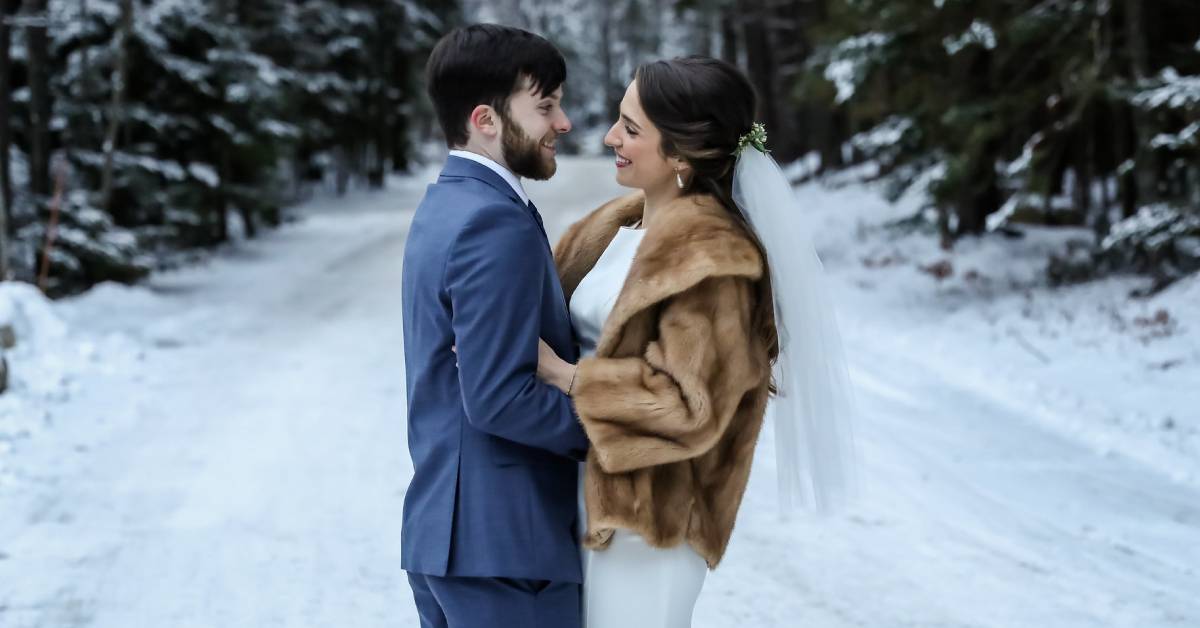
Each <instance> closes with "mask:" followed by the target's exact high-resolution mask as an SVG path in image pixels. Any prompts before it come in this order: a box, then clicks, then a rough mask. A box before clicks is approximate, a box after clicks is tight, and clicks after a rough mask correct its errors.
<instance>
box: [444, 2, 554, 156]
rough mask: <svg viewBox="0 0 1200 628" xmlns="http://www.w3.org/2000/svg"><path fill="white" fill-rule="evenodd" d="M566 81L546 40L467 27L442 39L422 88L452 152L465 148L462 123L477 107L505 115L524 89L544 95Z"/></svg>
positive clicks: (479, 26)
mask: <svg viewBox="0 0 1200 628" xmlns="http://www.w3.org/2000/svg"><path fill="white" fill-rule="evenodd" d="M566 78H567V62H566V60H565V59H563V56H562V53H561V52H559V51H558V49H557V48H555V47H554V44H551V43H550V42H549V41H546V39H545V38H543V37H540V36H538V35H535V34H533V33H530V32H529V31H523V30H521V29H519V28H512V27H510V26H499V25H497V24H472V25H471V26H464V27H462V28H456V29H454V30H453V31H450V32H449V33H447V34H446V36H445V37H442V39H441V41H439V42H438V43H437V45H436V46H434V48H433V53H432V54H430V55H429V62H428V63H426V65H425V85H426V88H427V89H428V91H429V98H430V99H431V100H432V101H433V108H434V110H435V111H436V112H437V117H438V123H440V124H441V126H442V133H444V134H445V135H446V145H447V146H450V147H451V148H453V147H455V146H462V145H463V144H466V143H467V138H468V137H469V133H468V131H467V120H468V118H469V117H470V115H471V111H472V110H474V109H475V107H477V106H479V105H491V106H492V108H494V109H496V110H497V111H499V112H500V114H501V115H505V116H507V114H508V100H509V98H510V97H511V96H512V94H513V92H515V91H516V90H517V89H519V88H521V87H523V86H525V85H526V83H525V81H526V80H528V81H529V83H528V86H529V87H530V88H532V89H534V90H536V91H537V92H538V95H540V96H544V95H546V94H549V93H550V92H553V91H554V90H556V89H558V88H559V86H560V85H562V84H563V81H565V80H566Z"/></svg>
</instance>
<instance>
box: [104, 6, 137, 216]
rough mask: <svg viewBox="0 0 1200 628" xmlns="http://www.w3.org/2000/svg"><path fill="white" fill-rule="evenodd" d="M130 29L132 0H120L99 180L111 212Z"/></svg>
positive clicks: (127, 78)
mask: <svg viewBox="0 0 1200 628" xmlns="http://www.w3.org/2000/svg"><path fill="white" fill-rule="evenodd" d="M132 31H133V0H121V31H120V35H119V36H120V38H121V41H120V43H119V44H118V46H117V75H116V77H115V80H114V81H113V86H112V102H111V103H110V105H109V110H108V132H107V133H105V135H104V172H103V174H102V175H101V179H100V199H101V200H100V204H101V205H100V206H101V207H103V208H104V210H105V211H107V212H110V213H111V212H112V207H111V203H112V185H113V158H114V153H116V150H117V133H118V132H119V131H120V128H121V118H122V117H123V115H124V111H123V107H124V101H125V86H126V84H127V83H128V82H129V34H130V33H131V32H132Z"/></svg>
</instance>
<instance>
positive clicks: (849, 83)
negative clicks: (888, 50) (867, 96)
mask: <svg viewBox="0 0 1200 628" xmlns="http://www.w3.org/2000/svg"><path fill="white" fill-rule="evenodd" d="M891 40H892V38H891V35H888V34H885V33H864V34H862V35H858V36H856V37H851V38H849V39H845V40H843V41H841V42H840V43H838V45H837V46H835V47H834V49H833V51H832V52H831V53H830V59H829V63H828V64H826V65H825V70H824V73H825V79H826V80H828V81H829V82H830V83H833V85H834V87H836V88H837V102H838V103H839V104H840V103H844V102H846V101H847V100H849V99H850V98H852V97H854V92H855V91H856V90H857V89H858V85H859V84H860V83H861V82H862V80H863V79H864V78H865V77H866V72H867V66H868V65H869V64H870V62H871V59H872V55H873V54H875V52H876V51H877V50H878V49H880V48H882V47H883V46H886V45H887V44H888V43H890V42H891Z"/></svg>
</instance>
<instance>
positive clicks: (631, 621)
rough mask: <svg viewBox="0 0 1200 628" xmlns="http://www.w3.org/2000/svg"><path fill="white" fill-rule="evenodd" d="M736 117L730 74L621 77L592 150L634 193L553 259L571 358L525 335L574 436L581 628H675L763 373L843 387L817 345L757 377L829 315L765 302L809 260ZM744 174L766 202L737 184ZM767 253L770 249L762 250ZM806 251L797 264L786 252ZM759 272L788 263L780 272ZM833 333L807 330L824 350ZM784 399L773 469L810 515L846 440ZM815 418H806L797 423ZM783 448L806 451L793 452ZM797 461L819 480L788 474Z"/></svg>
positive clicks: (787, 205) (766, 167)
mask: <svg viewBox="0 0 1200 628" xmlns="http://www.w3.org/2000/svg"><path fill="white" fill-rule="evenodd" d="M755 106H756V99H755V95H754V91H753V88H752V87H751V85H750V83H749V81H748V80H747V79H746V78H745V76H744V75H743V74H742V73H741V72H740V71H739V70H737V69H736V68H735V67H734V66H732V65H730V64H727V63H724V62H722V61H718V60H715V59H710V58H704V57H688V58H682V59H674V60H670V61H658V62H654V63H650V64H647V65H644V66H642V67H640V68H638V70H637V72H636V74H635V77H634V80H633V82H632V83H631V84H630V85H629V88H628V89H627V91H626V93H625V97H624V99H623V100H622V101H621V108H620V113H621V117H620V120H618V121H617V122H616V124H614V125H613V127H612V128H611V129H610V130H609V132H608V134H607V135H606V136H605V144H606V145H607V146H609V147H611V148H612V149H613V150H614V151H615V153H616V168H617V174H616V176H617V181H618V182H619V183H621V184H622V185H624V186H627V187H631V188H635V189H637V190H639V191H638V192H637V193H635V194H632V195H630V196H627V197H623V198H620V199H616V200H614V201H611V202H609V203H607V204H605V205H604V206H602V207H600V208H599V209H597V210H595V211H593V212H592V213H591V214H589V215H588V216H587V217H586V218H584V219H583V220H581V221H580V222H579V223H577V224H575V225H573V226H572V227H571V229H570V230H569V231H568V232H567V234H566V235H565V236H564V237H563V239H562V240H561V241H560V242H559V243H558V245H557V246H556V249H555V258H556V261H557V263H558V266H559V274H560V277H561V280H562V284H563V289H564V291H565V293H566V295H567V298H568V303H569V307H570V312H571V318H572V322H573V323H574V326H575V330H576V334H577V337H578V341H579V343H580V346H581V359H580V361H579V363H578V364H569V363H567V362H564V361H563V360H561V359H559V358H558V356H556V355H555V354H554V353H553V351H551V350H549V348H548V347H547V346H545V344H544V343H543V345H542V349H541V351H540V353H539V365H538V373H539V376H540V377H542V378H543V379H544V380H546V381H547V382H549V383H551V384H554V385H556V386H558V387H559V388H561V389H562V390H563V391H564V392H566V393H567V394H569V395H571V396H572V398H573V403H574V406H575V409H576V411H577V413H578V415H579V418H580V421H581V422H582V424H583V426H584V428H585V429H586V431H587V434H588V437H589V440H590V441H591V443H592V449H591V451H590V453H589V456H588V461H587V462H586V463H584V472H583V474H582V481H581V488H580V502H581V504H580V507H581V522H582V523H584V524H585V528H584V529H583V530H581V534H582V535H583V544H584V547H585V549H584V550H583V551H584V554H585V556H584V562H583V564H584V574H583V575H584V603H583V611H584V625H585V626H586V628H639V627H647V628H649V627H655V628H686V627H687V626H690V625H691V618H692V611H693V608H694V606H695V603H696V599H697V597H698V595H699V593H700V590H701V587H702V585H703V583H704V578H705V575H706V572H707V569H709V568H715V567H716V566H717V564H718V563H719V561H720V560H721V558H722V556H723V555H724V553H725V549H726V546H727V544H728V542H729V537H730V535H731V533H732V530H733V524H734V519H735V518H736V515H737V510H738V508H739V506H740V503H741V498H742V494H743V492H744V490H745V486H746V481H747V479H748V477H749V471H750V464H751V459H752V457H753V455H754V448H755V442H756V441H757V438H758V434H759V431H760V428H761V426H762V423H763V417H764V414H765V412H766V408H767V401H768V397H769V396H770V394H771V393H772V392H775V382H776V380H778V379H779V377H783V379H784V380H786V381H782V382H781V383H783V384H785V385H789V384H790V383H791V382H792V381H794V380H796V381H797V383H798V384H799V385H798V386H796V387H794V388H793V389H794V390H796V392H797V394H796V395H792V398H800V397H808V393H810V392H811V390H810V389H811V388H824V389H834V388H836V387H837V386H838V385H843V384H844V378H843V376H842V375H841V373H840V371H841V367H840V363H839V362H838V361H837V358H838V355H837V353H836V351H834V349H836V346H830V347H828V348H829V349H830V350H829V351H824V349H826V348H827V347H817V346H816V345H813V344H808V345H807V346H808V347H810V348H812V349H815V350H816V351H814V352H813V353H819V354H820V356H819V357H818V358H817V360H816V361H815V362H812V363H811V364H804V363H800V364H792V363H789V364H791V366H793V368H794V371H795V372H794V373H789V374H781V375H777V376H776V377H773V373H772V366H773V365H776V363H777V362H779V363H781V365H782V363H784V362H785V358H787V357H789V353H790V352H788V351H787V350H788V348H789V346H790V343H791V341H792V339H793V336H792V335H788V334H786V333H785V331H786V329H788V328H789V327H791V326H792V325H793V324H807V323H814V322H817V323H821V324H825V323H830V324H831V322H832V319H830V320H829V321H817V320H815V319H814V316H815V314H814V312H813V310H812V309H811V308H803V309H796V310H785V309H783V308H784V305H785V304H786V303H787V300H786V299H787V298H790V297H795V296H798V295H796V294H794V293H795V292H796V290H793V289H791V288H787V289H785V290H779V289H778V286H780V285H784V284H785V283H786V285H789V286H790V285H791V284H792V282H793V281H800V282H805V283H806V284H811V285H809V286H808V287H806V288H805V290H807V291H810V292H811V290H813V289H815V286H816V284H817V283H819V282H818V281H817V279H819V278H818V277H817V274H818V272H817V271H819V262H817V267H816V268H814V267H812V262H814V261H815V260H816V256H815V254H811V244H810V243H808V242H807V240H806V239H804V237H803V236H804V234H803V232H802V231H800V230H799V223H798V222H796V221H794V220H792V219H791V218H786V217H785V219H784V221H783V224H777V219H778V218H779V217H780V214H779V212H785V213H787V212H792V210H793V209H794V203H793V197H792V196H791V191H790V188H789V187H788V186H787V182H786V179H784V178H783V176H782V173H780V172H779V171H778V167H776V166H775V165H774V162H773V161H771V160H770V158H769V157H767V156H766V151H765V147H764V142H765V139H766V138H765V133H764V131H763V129H762V128H761V126H760V125H755V124H754V120H753V116H754V111H755ZM749 153H754V154H755V156H754V157H750V156H749V155H748V154H749ZM755 160H760V161H755ZM751 166H752V167H751ZM766 175H769V176H766ZM751 181H753V186H754V187H755V188H756V190H757V191H759V192H761V191H762V190H764V189H765V190H769V191H770V192H771V194H769V195H767V196H765V197H763V196H761V195H759V196H755V195H753V194H749V195H748V194H747V191H746V190H742V189H739V184H741V185H745V184H746V183H749V182H751ZM780 185H782V186H783V188H782V191H781V188H779V187H778V186H780ZM768 206H769V207H768ZM756 227H757V228H756ZM767 231H771V232H772V233H770V234H769V235H768V234H767ZM772 242H782V243H783V244H782V245H781V246H778V249H779V250H780V251H781V252H780V253H779V254H778V255H777V254H776V250H774V249H772V248H771V243H772ZM805 247H807V250H808V251H809V252H810V255H811V259H809V256H807V255H806V256H801V259H800V260H799V261H797V260H795V259H794V257H795V255H794V254H795V251H804V250H806V249H805ZM777 260H778V261H782V262H783V263H786V264H788V268H787V272H788V273H789V274H788V275H786V276H784V277H783V278H782V279H781V276H780V269H779V268H776V264H777ZM768 262H769V263H768ZM793 270H795V271H796V273H797V274H796V275H792V274H790V273H791V271H793ZM773 286H776V287H774V288H773ZM799 296H804V297H806V298H809V299H811V297H812V296H813V295H812V294H806V295H799ZM800 314H803V315H804V316H807V317H808V318H804V319H800V318H796V315H800ZM835 332H836V329H831V328H830V327H829V326H827V327H826V328H825V329H823V330H821V329H816V330H814V331H813V332H812V333H813V334H824V335H826V338H824V339H822V340H821V342H823V343H826V344H830V343H832V345H836V342H835V341H836V333H835ZM799 339H800V340H803V341H813V338H811V337H810V334H808V333H807V332H806V333H803V334H800V335H799ZM831 366H832V368H831ZM814 374H816V375H818V376H817V377H812V375H814ZM831 374H832V375H831ZM799 380H807V381H799ZM835 380H836V381H835ZM822 394H824V393H818V396H820V395H822ZM826 401H828V400H826ZM776 405H777V407H776V409H775V414H776V415H777V416H776V418H777V420H779V419H780V416H779V415H780V410H781V407H779V406H780V404H776ZM803 405H804V406H805V409H803V410H800V409H796V408H782V410H783V415H784V419H786V422H787V425H786V426H778V427H777V431H779V429H780V428H782V432H780V433H781V434H782V436H781V438H782V439H783V440H782V441H781V443H782V445H783V449H781V453H782V454H783V455H784V459H783V460H782V466H781V470H782V469H786V474H787V475H790V476H791V477H790V478H783V479H784V484H782V485H781V486H783V487H784V488H785V489H787V490H789V492H791V493H794V494H795V495H796V496H799V497H801V498H804V499H806V501H807V502H808V503H809V504H810V505H815V506H818V507H819V506H822V505H823V503H824V502H827V501H828V499H829V498H830V497H833V496H836V494H837V493H838V491H836V490H833V491H831V490H828V489H830V488H841V487H842V486H843V485H844V484H845V482H843V480H845V479H846V477H845V475H843V474H841V472H842V469H841V467H842V466H843V465H842V462H843V461H844V459H845V458H838V457H830V456H828V455H826V454H828V453H830V452H831V451H832V450H834V449H838V448H842V447H844V445H845V444H846V443H845V441H846V438H845V433H844V432H839V433H837V434H834V435H833V436H834V437H835V438H834V439H833V440H828V439H826V440H824V441H822V440H821V439H822V436H821V430H822V429H826V428H828V427H829V425H830V422H834V421H842V420H843V419H844V416H843V415H842V414H838V413H837V412H829V411H828V410H829V409H830V405H831V404H830V403H826V402H823V401H822V400H821V399H817V398H808V399H807V401H806V402H805V403H804V404H803ZM805 410H807V411H805ZM814 410H819V411H820V414H821V420H818V421H810V420H808V419H809V418H810V415H811V414H813V411H814ZM799 431H804V432H805V437H804V438H794V439H792V438H788V435H789V434H794V433H798V432H799ZM783 441H788V442H783ZM801 441H807V442H804V443H803V444H802V445H800V446H804V447H812V446H814V445H819V446H821V447H822V448H823V450H824V453H822V454H817V455H815V456H814V455H813V452H811V451H805V452H802V451H800V450H798V449H797V448H796V447H797V446H798V444H799V443H801ZM840 451H841V450H839V452H840ZM801 460H803V461H809V462H817V463H820V464H822V465H825V467H826V469H824V470H822V471H821V472H819V473H815V474H814V469H812V468H801V466H802V465H799V464H792V463H793V462H796V461H801ZM789 461H790V462H789ZM833 475H836V477H832V476H833ZM798 489H799V490H798Z"/></svg>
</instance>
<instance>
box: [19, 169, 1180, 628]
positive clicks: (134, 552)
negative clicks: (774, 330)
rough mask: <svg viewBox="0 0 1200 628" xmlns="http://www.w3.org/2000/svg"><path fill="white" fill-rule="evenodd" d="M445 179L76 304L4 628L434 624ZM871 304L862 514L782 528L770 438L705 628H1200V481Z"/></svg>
mask: <svg viewBox="0 0 1200 628" xmlns="http://www.w3.org/2000/svg"><path fill="white" fill-rule="evenodd" d="M425 176H428V173H426V174H424V175H422V177H425ZM422 177H417V178H415V179H410V180H398V181H395V182H393V185H392V188H391V189H390V190H388V191H387V192H386V193H378V194H366V193H363V194H357V195H353V196H351V197H350V198H347V199H342V200H338V201H323V202H316V203H312V204H310V205H309V206H307V207H306V208H305V209H304V210H303V212H302V213H303V215H304V216H305V218H304V220H303V221H301V222H300V223H299V224H295V225H289V226H287V227H285V228H283V229H281V230H280V231H278V232H275V233H270V234H268V235H267V236H266V237H265V239H263V240H262V241H260V242H254V243H241V244H238V245H237V246H234V247H231V248H230V250H229V251H227V252H225V253H223V254H221V255H220V256H218V257H217V258H216V259H214V260H212V261H211V262H209V263H207V264H205V265H202V266H199V267H196V268H191V269H186V270H182V271H175V272H170V273H162V274H159V275H156V276H155V277H154V278H153V279H152V280H151V281H150V282H148V283H147V284H146V285H145V286H143V287H137V288H132V289H131V288H120V287H111V286H104V287H101V288H99V289H97V290H95V291H93V293H91V294H89V295H86V296H84V297H82V298H78V299H74V300H70V301H67V302H64V303H60V304H57V305H56V307H57V308H58V310H59V312H60V314H61V315H62V316H63V317H64V318H65V319H66V321H67V323H68V324H69V326H70V327H71V328H72V329H73V330H74V332H73V333H76V334H79V335H80V337H81V338H84V339H85V340H81V341H80V342H86V344H87V347H88V349H87V350H86V351H84V352H83V354H84V355H86V356H87V360H88V361H89V363H95V365H94V366H89V367H88V368H86V369H82V370H80V371H79V372H80V373H83V374H84V375H83V376H80V381H74V382H70V385H69V386H67V387H66V391H67V392H65V393H64V394H63V395H61V398H59V399H56V400H54V402H53V403H52V404H51V407H49V409H48V410H47V411H46V418H47V421H48V422H49V423H48V425H49V426H50V427H47V428H46V429H44V430H42V431H41V432H39V433H37V434H36V435H34V437H32V438H29V439H28V440H27V441H23V442H21V443H19V444H18V446H17V447H16V448H15V449H14V450H13V451H11V452H9V453H8V454H6V455H5V457H3V458H0V463H3V464H2V465H0V470H3V469H7V471H5V474H2V475H0V627H3V628H32V627H46V628H50V627H53V628H58V627H65V626H97V627H105V628H110V627H111V628H134V627H142V626H146V627H168V626H170V627H176V626H180V627H183V626H195V627H198V628H199V627H206V628H207V627H212V628H215V627H221V628H225V627H246V628H250V627H254V628H260V627H267V626H284V627H289V628H290V627H310V626H311V627H316V626H346V627H366V626H385V625H387V626H414V627H415V626H417V625H418V624H417V621H416V616H415V613H414V611H413V605H412V600H411V596H410V593H409V591H408V588H407V584H406V579H405V576H404V573H403V572H402V571H401V570H400V568H399V556H400V552H399V547H400V539H399V522H400V507H401V500H402V497H403V491H404V487H405V485H406V482H407V478H408V476H409V474H410V473H411V467H410V464H409V460H408V455H407V449H406V445H405V422H404V416H403V408H404V378H403V361H402V339H401V331H400V320H399V311H400V301H399V300H400V292H399V282H400V259H401V249H402V245H403V240H404V237H405V233H406V227H407V222H408V220H409V218H410V217H411V211H412V209H413V207H414V206H415V204H416V202H417V200H418V198H419V196H420V193H421V191H422V190H423V181H422V180H421V179H422ZM619 191H620V190H618V189H617V188H615V187H614V185H613V184H612V183H611V172H610V165H609V162H608V160H607V159H601V160H566V161H565V162H564V164H563V166H562V169H561V172H560V174H559V176H557V177H556V178H555V180H554V181H553V182H550V183H548V184H537V185H531V186H530V193H531V196H532V197H533V198H534V199H535V201H536V202H537V204H538V206H539V207H540V208H541V210H542V212H543V214H545V215H546V219H547V220H546V222H547V228H548V230H549V231H550V233H551V235H552V237H554V236H556V235H557V234H559V233H561V232H562V230H563V229H564V228H565V227H566V226H567V224H569V223H570V221H571V220H573V219H574V218H575V217H578V216H579V215H580V214H581V213H582V212H583V211H585V210H586V209H588V208H590V207H591V206H593V205H595V204H596V203H597V202H598V201H599V200H602V199H603V198H605V197H607V196H610V195H611V194H613V193H617V192H619ZM846 294H850V293H849V292H846ZM860 298H865V297H861V295H860V296H859V297H855V299H850V298H848V299H847V303H846V305H847V306H851V307H854V308H856V310H855V311H854V312H850V313H848V316H847V317H846V318H847V320H848V321H849V324H848V325H847V330H846V331H847V342H848V346H849V350H850V354H851V358H852V360H853V363H854V376H855V379H856V381H857V382H858V384H859V388H860V394H861V406H862V410H863V412H862V415H863V419H862V423H861V425H860V444H861V448H862V453H863V458H864V462H865V465H866V466H865V470H864V476H865V479H866V483H865V487H864V488H865V491H864V500H863V503H862V505H861V506H860V507H859V508H857V509H856V511H855V513H854V514H852V515H850V516H847V517H844V518H841V519H838V520H834V521H810V520H803V521H793V522H787V523H785V522H782V521H781V520H780V519H779V517H778V516H777V514H776V508H775V506H774V467H773V456H772V452H773V446H772V443H771V442H770V441H771V437H770V430H769V429H768V430H767V433H766V434H765V437H764V439H763V442H762V446H761V447H760V454H759V459H758V460H757V461H756V465H755V469H754V473H753V476H752V479H751V486H750V489H749V491H748V494H747V496H746V500H745V503H744V506H743V509H742V514H741V517H740V519H739V523H738V527H737V529H736V531H735V534H734V540H733V542H732V545H731V548H730V551H729V553H728V555H727V557H726V559H725V562H724V563H723V564H722V565H721V566H720V568H719V569H718V570H717V571H715V572H713V573H711V574H710V576H709V579H708V581H707V582H706V584H705V589H704V593H703V595H702V596H701V601H700V604H699V607H698V609H697V613H696V618H695V625H696V626H698V627H701V628H717V627H722V628H725V627H729V628H732V627H734V626H781V627H797V628H799V627H815V628H839V627H843V626H869V627H892V626H920V627H927V626H928V627H933V626H937V627H952V626H953V627H967V626H970V627H996V628H999V627H1013V628H1017V627H1026V626H1036V627H1046V628H1071V627H1083V626H1130V627H1134V626H1136V627H1138V628H1142V627H1157V626H1164V627H1165V626H1200V490H1198V489H1197V488H1196V487H1195V486H1194V485H1192V484H1189V483H1184V482H1175V481H1172V480H1171V479H1169V478H1167V477H1166V476H1164V475H1163V474H1161V473H1159V472H1158V471H1155V470H1152V469H1150V468H1148V467H1147V466H1144V465H1141V464H1139V463H1135V462H1133V461H1131V460H1129V459H1126V458H1123V457H1121V456H1119V455H1115V454H1109V455H1104V454H1103V453H1097V452H1096V451H1095V450H1094V448H1092V447H1089V446H1088V445H1086V444H1084V443H1081V442H1077V441H1076V440H1072V439H1068V438H1067V437H1065V436H1063V435H1062V434H1061V433H1060V432H1056V431H1054V430H1049V429H1046V427H1045V426H1044V425H1042V424H1041V423H1039V421H1036V420H1033V419H1031V415H1033V414H1034V413H1035V412H1038V411H1042V410H1041V409H1038V408H1036V407H1035V406H1037V404H1038V403H1039V402H1038V400H1035V399H1033V400H1026V399H1022V398H1019V397H1013V396H1009V395H1004V394H998V393H997V392H996V391H995V390H994V389H993V388H991V387H989V386H988V385H987V384H986V382H980V381H979V380H978V379H977V378H975V377H973V376H970V373H969V372H965V371H964V372H960V371H959V370H958V369H956V367H955V365H954V364H947V363H945V362H944V361H939V358H938V356H937V355H935V354H932V353H930V352H918V351H913V350H911V348H908V349H905V348H904V347H903V346H902V345H900V344H898V343H897V342H894V337H895V336H896V335H898V334H893V333H891V331H890V330H889V328H888V322H889V320H891V317H889V316H887V315H886V313H872V312H871V311H869V310H870V308H867V307H865V306H862V303H861V302H860V301H858V300H857V299H860ZM899 320H903V319H902V318H900V319H899ZM2 453H3V452H0V454H2ZM498 625H502V624H498Z"/></svg>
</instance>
